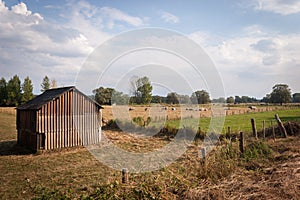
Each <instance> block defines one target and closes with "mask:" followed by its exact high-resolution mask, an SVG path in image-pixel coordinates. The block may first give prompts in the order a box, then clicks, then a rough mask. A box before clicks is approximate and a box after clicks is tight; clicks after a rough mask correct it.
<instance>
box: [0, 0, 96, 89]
mask: <svg viewBox="0 0 300 200" xmlns="http://www.w3.org/2000/svg"><path fill="white" fill-rule="evenodd" d="M0 18H1V20H0V60H1V63H0V69H1V75H2V76H4V77H6V78H10V77H12V76H13V75H14V74H18V75H19V76H20V77H21V78H22V77H25V76H29V77H30V78H31V79H32V80H33V83H34V84H35V87H34V89H35V93H37V92H39V89H40V88H39V87H38V86H39V82H40V81H41V79H42V77H43V76H44V75H48V76H49V77H51V78H55V79H56V80H57V81H58V84H59V85H70V84H74V79H75V77H76V73H77V71H78V70H79V68H80V66H81V64H82V62H83V61H84V59H85V58H86V56H87V55H88V54H89V53H90V52H91V51H92V50H93V49H94V46H93V45H95V44H98V43H96V42H90V41H89V39H88V36H90V35H88V36H86V35H85V32H81V30H82V27H79V26H74V27H72V26H71V25H72V24H71V23H70V24H68V25H66V24H55V23H50V22H48V21H46V20H44V19H43V17H42V16H41V15H40V14H39V13H32V11H30V10H28V8H27V6H26V4H25V3H19V4H17V5H15V6H12V7H11V9H9V8H8V7H6V6H5V4H4V2H3V1H0ZM77 19H79V17H77ZM87 26H91V25H90V23H86V25H85V27H87ZM93 30H94V29H93ZM95 32H96V31H95ZM87 33H90V32H87ZM97 33H99V34H98V37H99V35H100V33H101V31H98V32H97ZM94 34H96V33H94Z"/></svg>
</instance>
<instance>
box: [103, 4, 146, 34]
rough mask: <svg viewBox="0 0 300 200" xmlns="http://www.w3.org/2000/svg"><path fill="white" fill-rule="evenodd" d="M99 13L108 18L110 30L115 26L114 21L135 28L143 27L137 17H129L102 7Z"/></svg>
mask: <svg viewBox="0 0 300 200" xmlns="http://www.w3.org/2000/svg"><path fill="white" fill-rule="evenodd" d="M100 13H102V14H103V15H104V16H106V17H108V18H109V19H108V20H109V22H108V25H109V28H110V29H112V28H113V27H114V26H115V22H116V21H119V22H125V23H127V24H129V25H132V26H135V27H138V26H141V25H143V20H142V19H140V18H139V17H133V16H130V15H128V14H126V13H124V12H122V11H121V10H118V9H116V8H111V7H103V8H101V9H100Z"/></svg>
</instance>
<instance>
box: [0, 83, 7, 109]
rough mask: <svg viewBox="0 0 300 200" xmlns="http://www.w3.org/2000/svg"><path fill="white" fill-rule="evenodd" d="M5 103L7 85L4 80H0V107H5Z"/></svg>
mask: <svg viewBox="0 0 300 200" xmlns="http://www.w3.org/2000/svg"><path fill="white" fill-rule="evenodd" d="M6 103H7V84H6V80H5V78H1V79H0V106H6Z"/></svg>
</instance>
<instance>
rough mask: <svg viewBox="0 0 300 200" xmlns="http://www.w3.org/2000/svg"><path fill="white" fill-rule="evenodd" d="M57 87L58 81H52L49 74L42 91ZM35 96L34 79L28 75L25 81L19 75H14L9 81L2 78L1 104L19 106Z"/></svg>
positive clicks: (0, 88) (0, 80) (0, 84)
mask: <svg viewBox="0 0 300 200" xmlns="http://www.w3.org/2000/svg"><path fill="white" fill-rule="evenodd" d="M54 87H56V81H55V80H54V79H53V80H52V81H51V82H50V79H49V78H48V76H45V77H44V78H43V81H42V84H41V92H44V91H46V90H47V89H50V88H54ZM33 97H34V94H33V84H32V80H31V79H30V78H29V77H28V76H27V77H26V78H25V79H24V81H23V83H21V80H20V78H19V76H18V75H14V76H13V77H12V78H10V79H9V80H8V81H6V80H5V78H3V77H2V78H1V79H0V106H19V105H21V104H23V103H25V102H27V101H29V100H31V99H32V98H33Z"/></svg>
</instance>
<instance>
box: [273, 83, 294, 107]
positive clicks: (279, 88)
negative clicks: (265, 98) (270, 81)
mask: <svg viewBox="0 0 300 200" xmlns="http://www.w3.org/2000/svg"><path fill="white" fill-rule="evenodd" d="M272 89H273V91H272V93H271V98H270V100H271V102H272V103H280V104H281V105H282V104H283V103H289V102H291V101H292V94H291V89H290V88H289V86H288V85H287V84H276V85H274V86H273V88H272Z"/></svg>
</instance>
